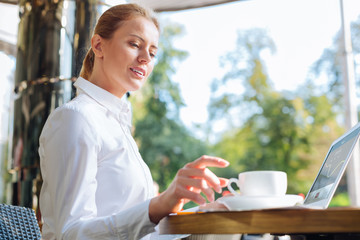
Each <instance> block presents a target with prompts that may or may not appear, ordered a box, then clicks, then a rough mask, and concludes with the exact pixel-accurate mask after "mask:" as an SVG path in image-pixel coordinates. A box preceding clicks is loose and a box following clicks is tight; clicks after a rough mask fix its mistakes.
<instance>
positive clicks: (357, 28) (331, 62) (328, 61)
mask: <svg viewBox="0 0 360 240" xmlns="http://www.w3.org/2000/svg"><path fill="white" fill-rule="evenodd" d="M341 34H342V32H338V34H337V35H336V36H335V38H334V40H333V45H332V46H331V47H329V48H326V49H325V50H324V51H323V53H322V55H321V57H320V58H319V60H317V61H316V62H315V63H314V64H313V66H312V69H311V73H312V74H313V78H312V79H310V80H312V81H314V80H316V78H318V77H319V76H321V74H326V77H327V78H328V83H327V87H326V88H325V89H324V90H323V91H324V92H327V95H328V97H329V99H331V100H332V103H333V105H334V110H335V111H337V112H338V113H339V114H344V108H343V107H341V106H343V102H342V101H343V93H344V87H343V82H342V78H343V74H342V71H343V69H342V62H343V58H344V54H343V53H344V50H343V47H342V45H343V42H342V36H341ZM359 39H360V16H359V18H358V19H357V21H355V22H353V23H351V41H352V54H353V56H354V58H356V56H357V57H359V56H360V40H359ZM356 63H357V64H356ZM354 64H355V69H356V70H357V72H358V73H360V66H359V61H355V62H354ZM356 82H357V85H360V74H358V76H357V79H356ZM357 95H358V96H359V95H360V93H359V91H357Z"/></svg>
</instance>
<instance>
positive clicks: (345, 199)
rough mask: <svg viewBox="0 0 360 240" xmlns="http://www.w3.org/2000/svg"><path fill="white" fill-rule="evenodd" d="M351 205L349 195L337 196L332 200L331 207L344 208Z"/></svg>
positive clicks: (341, 194) (340, 194)
mask: <svg viewBox="0 0 360 240" xmlns="http://www.w3.org/2000/svg"><path fill="white" fill-rule="evenodd" d="M349 205H350V198H349V195H348V194H347V193H339V194H335V195H334V197H333V199H332V200H331V202H330V204H329V207H344V206H349Z"/></svg>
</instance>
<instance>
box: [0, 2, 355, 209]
mask: <svg viewBox="0 0 360 240" xmlns="http://www.w3.org/2000/svg"><path fill="white" fill-rule="evenodd" d="M124 2H125V1H95V0H86V1H75V0H74V1H73V0H51V1H50V0H36V1H35V0H33V1H30V0H21V1H16V0H14V1H0V69H1V71H0V81H1V85H0V86H1V87H0V107H1V109H0V111H1V112H0V113H1V114H0V122H1V124H0V125H1V132H0V144H1V146H0V147H1V148H0V166H1V168H0V171H1V172H0V174H1V181H0V199H1V202H3V203H9V204H15V205H23V206H29V207H33V208H34V209H37V206H38V194H39V191H40V188H41V173H40V170H39V157H38V153H37V148H38V137H39V134H40V132H41V129H42V126H43V124H44V122H45V120H46V118H47V116H48V115H49V113H50V112H51V111H52V110H54V109H55V108H56V107H57V106H60V105H61V104H63V103H65V102H67V101H69V100H70V99H71V98H72V97H73V96H74V89H73V87H72V82H73V81H74V80H75V79H76V77H77V76H78V73H79V70H80V68H81V64H82V59H83V57H84V56H85V54H86V52H87V49H88V48H89V40H90V38H91V34H92V29H93V27H94V25H95V23H96V19H97V18H98V16H99V15H100V14H101V13H102V12H103V11H105V10H106V9H107V8H108V7H110V6H112V5H114V4H119V3H124ZM129 2H141V3H142V4H144V5H148V6H149V7H151V8H153V9H154V10H155V11H156V12H157V15H158V17H159V19H160V23H161V27H162V35H161V39H160V51H159V53H158V55H157V58H156V62H157V65H156V67H155V69H154V71H153V73H152V75H151V77H150V79H149V80H148V82H147V84H146V85H145V86H144V87H143V88H142V89H141V90H140V91H138V92H134V93H130V94H129V98H128V100H129V101H130V102H131V104H132V108H133V134H134V137H135V139H136V141H137V143H138V145H139V149H140V152H141V154H142V156H143V159H144V160H145V162H146V163H147V164H148V165H149V167H150V169H151V171H152V174H153V178H154V180H155V181H156V182H157V184H158V185H159V191H163V190H164V189H166V187H167V186H168V184H169V183H170V182H171V180H172V179H173V177H174V176H175V174H176V172H177V170H178V169H179V168H181V167H183V166H184V164H186V163H187V162H190V161H192V160H194V159H196V158H198V157H199V156H201V155H203V154H208V155H217V156H220V157H222V158H225V159H227V160H228V161H230V163H231V165H230V167H228V168H226V169H213V170H214V171H215V172H216V174H218V175H219V176H222V177H227V178H231V177H236V176H237V173H239V172H242V171H247V170H270V169H271V170H281V171H285V172H287V174H288V183H289V186H288V193H291V194H304V195H306V193H307V191H308V190H309V188H310V186H311V183H312V182H313V180H314V178H315V177H316V174H317V172H318V170H319V168H320V166H321V164H322V161H323V160H324V157H325V156H326V153H327V150H328V148H329V146H330V145H331V143H332V141H334V140H335V139H336V138H338V137H339V136H340V135H341V134H342V133H344V132H345V131H346V130H347V129H348V128H349V127H350V126H351V125H354V123H356V122H357V119H358V107H357V106H358V102H359V91H358V89H359V87H358V85H359V84H360V82H359V81H360V1H358V0H343V1H341V0H317V1H311V0H301V1H300V0H290V1H289V0H271V1H269V0H247V1H211V0H209V1H206V0H199V1H181V2H180V1H179V2H178V1H150V0H142V1H129ZM357 155H358V153H356V154H354V156H355V157H356V156H357ZM358 162H359V160H358V159H357V160H356V159H355V160H354V161H353V162H352V165H349V168H348V169H350V170H349V171H348V172H347V174H346V175H345V176H344V178H343V180H342V181H341V183H340V186H339V187H338V190H337V192H336V195H335V197H334V199H333V201H332V203H331V206H349V205H356V206H358V205H359V199H358V198H359V196H358V195H359V194H358V193H357V191H360V186H358V185H356V184H358V182H359V180H358V178H359V177H360V176H358V175H360V170H359V167H358ZM224 190H225V191H226V189H224ZM219 196H220V195H217V197H219ZM190 206H192V203H189V204H188V206H187V207H190Z"/></svg>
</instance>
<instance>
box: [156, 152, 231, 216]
mask: <svg viewBox="0 0 360 240" xmlns="http://www.w3.org/2000/svg"><path fill="white" fill-rule="evenodd" d="M228 165H229V162H228V161H226V160H224V159H222V158H218V157H211V156H202V157H200V158H198V159H197V160H195V161H193V162H191V163H188V164H186V165H185V166H184V167H183V168H181V169H180V170H179V171H178V172H177V174H176V176H175V179H174V180H173V182H172V183H171V184H170V186H169V188H168V189H167V190H166V191H164V192H163V193H161V194H160V195H159V196H158V197H155V198H153V199H152V200H151V202H150V206H149V216H150V220H151V221H152V222H154V223H158V222H159V221H160V220H161V218H163V217H165V216H167V215H168V214H169V213H172V212H178V211H180V210H181V209H182V208H183V206H184V204H185V203H186V202H188V201H194V202H196V203H198V204H200V205H204V204H205V203H206V199H205V198H204V197H203V196H202V195H201V193H203V194H204V195H205V196H206V198H207V199H208V200H209V201H210V202H213V201H214V192H213V190H215V191H216V192H218V193H221V189H222V188H223V187H225V186H227V183H228V180H227V179H225V178H219V177H217V176H216V175H215V174H214V173H213V172H211V171H210V170H209V169H208V168H207V167H220V168H223V167H227V166H228Z"/></svg>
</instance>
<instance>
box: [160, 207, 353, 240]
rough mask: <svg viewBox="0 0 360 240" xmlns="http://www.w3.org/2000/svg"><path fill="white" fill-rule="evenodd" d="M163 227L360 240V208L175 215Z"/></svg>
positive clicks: (166, 231)
mask: <svg viewBox="0 0 360 240" xmlns="http://www.w3.org/2000/svg"><path fill="white" fill-rule="evenodd" d="M159 228H160V234H236V233H243V234H265V233H270V234H276V235H299V234H305V235H314V234H355V235H356V236H357V239H360V208H329V209H325V210H315V209H304V208H301V209H300V208H296V209H294V208H283V209H268V210H255V211H228V212H206V213H194V214H185V215H171V216H168V217H166V218H164V219H163V220H161V222H160V224H159ZM331 239H335V238H331ZM336 239H337V238H336Z"/></svg>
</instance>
